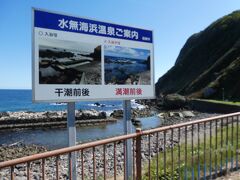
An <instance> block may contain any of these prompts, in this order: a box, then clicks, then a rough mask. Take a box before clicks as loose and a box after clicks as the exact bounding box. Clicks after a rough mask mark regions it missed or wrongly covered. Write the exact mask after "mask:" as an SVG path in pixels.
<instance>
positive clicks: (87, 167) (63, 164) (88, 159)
mask: <svg viewBox="0 0 240 180" xmlns="http://www.w3.org/2000/svg"><path fill="white" fill-rule="evenodd" d="M164 113H165V114H168V115H170V112H164ZM178 113H181V112H180V111H177V112H175V113H171V114H175V115H174V116H172V117H170V119H169V118H166V119H165V120H164V122H165V123H163V125H164V124H173V123H180V122H186V121H192V120H196V119H202V118H207V117H212V116H216V115H217V114H208V113H199V112H194V115H195V116H193V117H188V118H184V117H181V116H178V115H177V114H178ZM163 119H164V118H163ZM208 129H209V127H208V126H207V130H208ZM193 130H194V131H197V129H196V128H194V129H193ZM190 131H191V128H190V127H189V128H188V132H190ZM203 132H204V130H203V126H201V127H200V134H203ZM184 133H185V131H184V129H182V130H181V135H180V136H182V135H183V134H184ZM189 135H190V133H188V136H189ZM150 143H151V146H150V147H151V148H150V155H149V151H148V137H147V136H145V137H143V139H142V158H143V161H147V160H148V159H149V158H151V157H153V156H155V155H156V153H158V152H162V151H164V145H163V134H162V133H160V134H159V147H158V149H156V136H154V135H152V136H151V138H150ZM178 143H181V140H180V142H179V139H178V132H177V131H176V132H175V131H174V134H173V139H171V134H170V132H168V133H167V134H166V145H165V146H166V148H170V147H172V146H175V145H177V144H178ZM15 146H16V150H13V151H15V153H11V149H15V148H13V147H15ZM19 148H20V149H22V151H19V150H17V149H19ZM27 148H29V149H31V147H29V146H24V145H21V144H20V145H14V146H4V147H2V146H1V147H0V152H1V154H4V155H5V156H8V157H10V156H11V155H12V156H11V157H12V158H16V157H14V154H16V155H18V156H17V157H21V156H25V155H27V154H24V153H23V154H22V155H20V154H21V152H29V151H28V150H27ZM33 148H36V149H38V150H39V152H45V151H46V149H45V148H44V147H37V146H34V145H33ZM106 148H107V150H106V152H107V153H106V154H107V155H106V162H107V174H108V176H109V177H111V176H113V167H114V162H113V159H114V158H113V157H114V154H113V148H114V146H113V144H108V145H107V146H106ZM3 149H4V150H3ZM9 151H10V153H9ZM34 153H35V152H34ZM92 154H93V152H92V149H86V150H84V154H83V156H84V175H85V176H86V177H89V178H91V174H92V172H93V167H92V164H93V162H92ZM29 155H30V154H29ZM123 155H124V154H123V142H117V145H116V159H117V174H118V175H121V174H122V173H123V170H124V167H123V166H124V163H123V159H124V157H123ZM77 156H78V167H77V168H78V170H79V171H78V175H79V176H81V172H80V169H81V153H78V154H77ZM1 158H2V159H1V160H8V158H7V157H1ZM95 158H96V176H97V177H102V175H103V174H102V173H103V147H102V146H100V147H96V149H95ZM67 159H68V157H67V156H61V157H60V172H61V173H60V177H61V179H66V178H67V177H68V172H67V167H68V161H67ZM40 167H41V163H40V162H34V163H33V164H32V176H33V179H40V178H41V171H40V170H41V168H40ZM46 167H47V168H46V178H47V179H53V177H54V176H55V159H53V158H50V159H48V160H47V161H46ZM25 170H26V165H18V166H16V167H15V170H14V172H15V173H16V174H17V177H18V178H25V177H26V171H25ZM8 172H9V170H7V169H6V170H2V171H0V178H2V179H4V178H5V177H6V174H7V173H8Z"/></svg>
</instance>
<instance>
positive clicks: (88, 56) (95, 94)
mask: <svg viewBox="0 0 240 180" xmlns="http://www.w3.org/2000/svg"><path fill="white" fill-rule="evenodd" d="M153 59H154V53H153V32H152V31H151V30H145V29H141V28H135V27H130V26H125V25H119V24H114V23H107V22H102V21H97V20H92V19H87V18H81V17H75V16H71V15H65V14H59V13H55V12H49V11H43V10H37V9H34V10H33V78H32V80H33V101H38V102H76V101H79V100H109V99H111V100H115V99H119V100H128V99H146V98H148V99H149V98H154V96H155V89H154V87H155V86H154V75H153V74H154V66H153Z"/></svg>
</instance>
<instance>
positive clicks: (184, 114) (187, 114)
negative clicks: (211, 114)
mask: <svg viewBox="0 0 240 180" xmlns="http://www.w3.org/2000/svg"><path fill="white" fill-rule="evenodd" d="M182 114H183V116H184V117H185V118H191V117H195V115H194V114H193V113H192V112H191V111H183V112H182Z"/></svg>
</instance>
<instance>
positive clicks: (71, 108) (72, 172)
mask: <svg viewBox="0 0 240 180" xmlns="http://www.w3.org/2000/svg"><path fill="white" fill-rule="evenodd" d="M67 128H68V146H69V147H70V146H75V145H76V125H75V102H69V103H67ZM68 167H69V168H68V169H69V178H70V177H72V180H76V179H77V171H76V168H77V164H76V153H75V152H73V153H70V154H69V166H68ZM70 179H71V178H70Z"/></svg>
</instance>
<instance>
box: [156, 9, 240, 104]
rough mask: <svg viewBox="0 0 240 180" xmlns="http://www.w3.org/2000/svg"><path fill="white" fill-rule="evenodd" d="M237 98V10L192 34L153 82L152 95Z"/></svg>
mask: <svg viewBox="0 0 240 180" xmlns="http://www.w3.org/2000/svg"><path fill="white" fill-rule="evenodd" d="M223 91H224V94H225V98H226V99H232V100H239V99H240V11H235V12H233V13H231V14H229V15H227V16H224V17H222V18H221V19H219V20H217V21H215V22H214V23H212V24H211V25H210V26H209V27H207V28H206V29H205V30H204V31H201V32H199V33H197V34H194V35H192V36H191V37H190V38H189V39H188V40H187V42H186V43H185V45H184V46H183V48H182V49H181V51H180V54H179V56H178V58H177V60H176V62H175V65H174V66H173V67H172V68H171V69H170V70H169V71H168V72H167V73H166V74H165V75H164V76H162V77H161V78H160V79H159V80H158V82H157V83H156V94H157V96H158V95H159V94H160V93H163V94H168V93H179V94H182V95H188V96H192V97H198V98H199V97H200V98H216V99H218V98H221V97H222V93H223Z"/></svg>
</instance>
